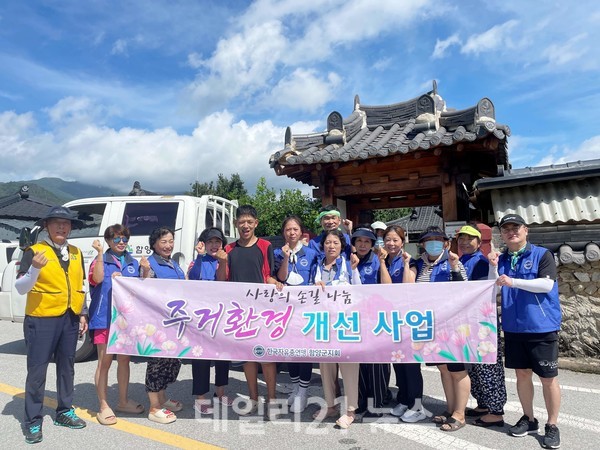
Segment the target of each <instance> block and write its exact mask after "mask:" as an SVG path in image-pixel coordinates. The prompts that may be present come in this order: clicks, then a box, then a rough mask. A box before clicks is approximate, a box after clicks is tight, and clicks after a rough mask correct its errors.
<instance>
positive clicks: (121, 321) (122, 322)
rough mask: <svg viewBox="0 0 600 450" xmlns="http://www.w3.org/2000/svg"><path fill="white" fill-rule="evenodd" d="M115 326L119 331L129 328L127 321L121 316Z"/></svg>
mask: <svg viewBox="0 0 600 450" xmlns="http://www.w3.org/2000/svg"><path fill="white" fill-rule="evenodd" d="M117 326H118V327H119V329H120V330H125V329H126V328H127V327H128V326H129V324H128V323H127V319H125V317H123V316H119V317H117Z"/></svg>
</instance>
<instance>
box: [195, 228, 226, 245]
mask: <svg viewBox="0 0 600 450" xmlns="http://www.w3.org/2000/svg"><path fill="white" fill-rule="evenodd" d="M214 237H216V238H217V239H219V240H220V241H221V242H222V243H223V245H225V244H226V243H227V239H226V238H225V235H224V234H223V232H222V231H221V230H219V229H218V228H216V227H211V228H207V229H205V230H204V231H203V232H202V233H200V236H199V237H198V241H202V242H205V243H206V242H208V241H209V240H210V239H211V238H214Z"/></svg>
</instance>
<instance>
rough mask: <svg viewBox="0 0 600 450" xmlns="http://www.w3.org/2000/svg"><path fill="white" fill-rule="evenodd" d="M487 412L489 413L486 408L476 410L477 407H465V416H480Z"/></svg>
mask: <svg viewBox="0 0 600 450" xmlns="http://www.w3.org/2000/svg"><path fill="white" fill-rule="evenodd" d="M488 413H489V410H488V409H480V410H477V409H475V408H473V409H467V410H466V411H465V416H467V417H481V416H485V415H486V414H488Z"/></svg>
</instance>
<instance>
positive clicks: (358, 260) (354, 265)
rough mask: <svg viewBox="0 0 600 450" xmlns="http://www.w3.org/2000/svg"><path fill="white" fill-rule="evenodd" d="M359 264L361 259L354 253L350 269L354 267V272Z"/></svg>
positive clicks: (351, 257) (351, 256)
mask: <svg viewBox="0 0 600 450" xmlns="http://www.w3.org/2000/svg"><path fill="white" fill-rule="evenodd" d="M359 262H360V259H358V256H356V253H352V254H351V255H350V267H352V270H354V269H356V268H357V267H358V263H359Z"/></svg>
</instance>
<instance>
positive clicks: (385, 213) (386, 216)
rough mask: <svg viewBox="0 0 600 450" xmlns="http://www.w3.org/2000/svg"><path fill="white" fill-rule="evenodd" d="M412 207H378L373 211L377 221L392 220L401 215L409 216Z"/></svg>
mask: <svg viewBox="0 0 600 450" xmlns="http://www.w3.org/2000/svg"><path fill="white" fill-rule="evenodd" d="M411 211H412V210H411V208H392V209H376V210H374V211H373V213H374V215H375V222H376V221H378V220H380V221H381V222H386V223H387V222H389V221H391V220H396V219H399V218H400V217H404V216H407V215H409V214H410V213H411Z"/></svg>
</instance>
